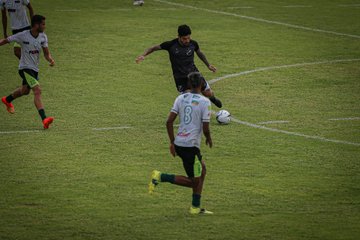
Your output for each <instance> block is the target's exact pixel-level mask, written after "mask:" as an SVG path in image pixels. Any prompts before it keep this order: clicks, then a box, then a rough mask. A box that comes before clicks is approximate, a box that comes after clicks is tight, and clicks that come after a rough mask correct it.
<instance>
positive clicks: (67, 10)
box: [55, 9, 81, 12]
mask: <svg viewBox="0 0 360 240" xmlns="http://www.w3.org/2000/svg"><path fill="white" fill-rule="evenodd" d="M80 11H81V10H80V9H56V10H55V12H80Z"/></svg>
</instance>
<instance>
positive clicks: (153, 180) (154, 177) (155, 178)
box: [149, 170, 161, 194]
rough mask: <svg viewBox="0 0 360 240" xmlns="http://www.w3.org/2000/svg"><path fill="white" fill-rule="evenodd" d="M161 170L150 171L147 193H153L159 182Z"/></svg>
mask: <svg viewBox="0 0 360 240" xmlns="http://www.w3.org/2000/svg"><path fill="white" fill-rule="evenodd" d="M160 176H161V172H159V171H157V170H154V171H152V173H151V177H150V183H149V193H150V194H151V193H153V192H154V190H155V187H156V186H157V185H158V184H159V183H160Z"/></svg>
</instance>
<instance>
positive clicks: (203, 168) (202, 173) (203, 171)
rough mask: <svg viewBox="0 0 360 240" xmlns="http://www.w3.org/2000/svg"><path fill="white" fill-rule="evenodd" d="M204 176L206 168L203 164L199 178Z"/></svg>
mask: <svg viewBox="0 0 360 240" xmlns="http://www.w3.org/2000/svg"><path fill="white" fill-rule="evenodd" d="M205 176H206V166H205V164H203V165H202V171H201V178H204V177H205Z"/></svg>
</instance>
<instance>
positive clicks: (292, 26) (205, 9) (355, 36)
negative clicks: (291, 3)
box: [154, 0, 360, 39]
mask: <svg viewBox="0 0 360 240" xmlns="http://www.w3.org/2000/svg"><path fill="white" fill-rule="evenodd" d="M154 1H155V2H160V3H165V4H169V5H174V6H178V7H184V8H190V9H195V10H201V11H205V12H210V13H216V14H222V15H227V16H232V17H238V18H244V19H247V20H252V21H257V22H264V23H269V24H276V25H282V26H286V27H290V28H296V29H302V30H307V31H312V32H321V33H328V34H333V35H338V36H342V37H351V38H358V39H360V36H359V35H353V34H346V33H339V32H334V31H328V30H322V29H317V28H310V27H304V26H299V25H294V24H289V23H283V22H278V21H270V20H266V19H262V18H256V17H250V16H245V15H240V14H236V13H229V12H224V11H217V10H211V9H207V8H200V7H194V6H191V5H185V4H181V3H174V2H168V1H164V0H154Z"/></svg>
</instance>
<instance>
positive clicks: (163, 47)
mask: <svg viewBox="0 0 360 240" xmlns="http://www.w3.org/2000/svg"><path fill="white" fill-rule="evenodd" d="M171 45H172V41H168V42H163V43H162V44H160V47H161V49H164V50H168V51H169V49H170V48H171Z"/></svg>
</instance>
